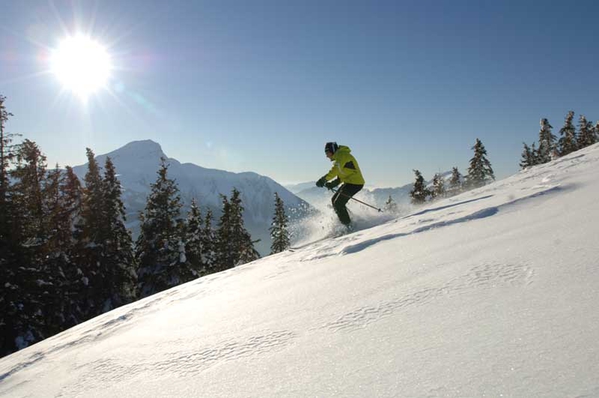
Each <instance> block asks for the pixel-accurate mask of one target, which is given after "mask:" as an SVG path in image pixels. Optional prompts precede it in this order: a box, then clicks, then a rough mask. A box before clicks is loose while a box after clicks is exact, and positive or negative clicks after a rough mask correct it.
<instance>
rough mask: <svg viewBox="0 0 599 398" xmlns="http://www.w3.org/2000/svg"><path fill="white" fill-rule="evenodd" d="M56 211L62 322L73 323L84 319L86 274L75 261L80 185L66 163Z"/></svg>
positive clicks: (80, 200) (67, 325)
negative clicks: (61, 280) (62, 305)
mask: <svg viewBox="0 0 599 398" xmlns="http://www.w3.org/2000/svg"><path fill="white" fill-rule="evenodd" d="M60 199H61V204H60V211H61V213H60V214H59V215H58V216H57V219H58V220H57V221H56V228H57V229H58V232H57V234H56V239H57V241H58V243H57V246H56V247H57V249H56V250H57V251H58V252H59V253H60V255H59V256H58V257H57V258H56V261H57V262H58V263H59V267H60V269H61V271H62V272H63V273H64V283H63V287H62V292H63V300H64V303H63V304H64V309H63V314H64V322H63V327H65V328H68V327H71V326H74V325H76V324H78V323H80V322H82V321H84V320H85V318H86V304H85V301H83V300H82V297H85V292H86V291H87V285H86V277H85V275H84V273H83V271H82V270H81V268H80V266H79V264H78V263H77V258H78V255H77V248H78V245H77V241H76V238H75V237H76V235H77V231H78V228H79V227H78V226H79V225H80V224H81V214H82V208H83V188H82V187H81V182H80V181H79V178H78V177H77V176H76V175H75V172H74V171H73V169H72V168H71V167H70V166H67V167H66V173H65V175H64V178H63V179H62V181H61V185H60Z"/></svg>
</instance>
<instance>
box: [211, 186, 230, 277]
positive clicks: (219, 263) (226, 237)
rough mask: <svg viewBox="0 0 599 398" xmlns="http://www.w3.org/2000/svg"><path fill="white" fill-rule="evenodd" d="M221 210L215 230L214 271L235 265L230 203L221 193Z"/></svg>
mask: <svg viewBox="0 0 599 398" xmlns="http://www.w3.org/2000/svg"><path fill="white" fill-rule="evenodd" d="M220 197H221V200H222V211H221V215H220V219H219V221H218V228H217V230H216V236H217V238H216V242H217V243H216V266H215V267H214V268H215V269H214V270H215V272H220V271H223V270H226V269H229V268H233V267H234V266H235V256H234V253H233V250H234V248H233V241H232V226H231V204H230V203H229V198H228V197H227V195H222V194H221V196H220Z"/></svg>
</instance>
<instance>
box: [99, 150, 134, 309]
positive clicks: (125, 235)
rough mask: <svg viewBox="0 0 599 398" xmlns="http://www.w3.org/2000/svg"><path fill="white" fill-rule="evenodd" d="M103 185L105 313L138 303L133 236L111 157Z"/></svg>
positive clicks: (102, 278) (101, 277) (102, 285)
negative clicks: (124, 305)
mask: <svg viewBox="0 0 599 398" xmlns="http://www.w3.org/2000/svg"><path fill="white" fill-rule="evenodd" d="M104 170H105V171H104V179H103V181H102V191H103V202H102V208H101V213H102V225H101V229H102V232H101V237H102V240H103V246H104V252H103V254H102V262H101V264H100V272H99V276H100V278H99V280H100V286H101V292H100V294H99V295H98V297H99V298H100V299H101V300H102V302H101V303H98V304H99V305H101V306H102V312H106V311H110V310H112V309H114V308H117V307H119V306H121V305H123V304H128V303H130V302H132V301H133V300H134V299H135V283H136V277H137V276H136V274H135V259H134V254H133V246H132V245H133V242H132V238H131V233H130V232H129V230H127V227H126V226H125V222H126V217H125V206H124V204H123V201H122V200H121V195H122V187H121V183H120V181H119V180H118V178H117V176H116V170H115V168H114V164H113V163H112V160H111V159H110V157H107V158H106V163H105V166H104Z"/></svg>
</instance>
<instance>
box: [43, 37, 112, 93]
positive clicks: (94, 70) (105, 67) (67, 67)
mask: <svg viewBox="0 0 599 398" xmlns="http://www.w3.org/2000/svg"><path fill="white" fill-rule="evenodd" d="M51 69H52V72H53V73H54V74H55V75H56V76H57V77H58V79H59V80H60V81H61V82H62V84H63V86H64V88H65V89H67V90H70V91H72V92H73V93H74V94H75V95H77V96H78V97H80V98H82V99H86V98H87V97H89V96H90V95H91V94H93V93H94V92H96V91H98V90H99V89H101V88H103V87H105V86H106V84H107V83H108V79H109V77H110V71H111V69H112V65H111V63H110V56H109V54H108V52H107V51H106V49H105V48H104V47H102V45H100V44H99V43H98V42H96V41H94V40H92V39H91V38H89V37H86V36H82V35H78V36H73V37H68V38H66V39H64V40H63V41H62V42H61V43H60V45H59V46H58V48H57V49H56V50H55V51H53V52H52V57H51Z"/></svg>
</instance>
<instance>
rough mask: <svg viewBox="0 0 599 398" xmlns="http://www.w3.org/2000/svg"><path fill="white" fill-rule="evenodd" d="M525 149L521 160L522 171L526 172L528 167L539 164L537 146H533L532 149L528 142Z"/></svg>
mask: <svg viewBox="0 0 599 398" xmlns="http://www.w3.org/2000/svg"><path fill="white" fill-rule="evenodd" d="M523 144H524V149H523V150H522V157H521V159H520V169H521V170H524V169H526V168H528V167H532V166H534V165H536V164H537V156H536V155H537V152H536V150H535V144H534V143H533V144H532V148H531V147H529V146H528V144H527V143H526V142H524V143H523Z"/></svg>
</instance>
